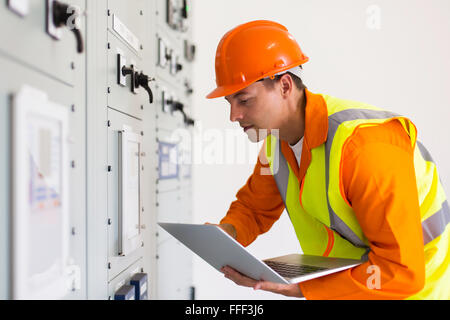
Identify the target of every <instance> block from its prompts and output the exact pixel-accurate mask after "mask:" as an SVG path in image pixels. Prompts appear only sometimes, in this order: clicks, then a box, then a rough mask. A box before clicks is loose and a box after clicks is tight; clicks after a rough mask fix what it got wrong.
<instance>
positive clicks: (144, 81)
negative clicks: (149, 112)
mask: <svg viewBox="0 0 450 320" xmlns="http://www.w3.org/2000/svg"><path fill="white" fill-rule="evenodd" d="M154 80H155V78H150V77H149V76H148V75H146V74H144V73H143V72H142V71H141V72H135V74H134V87H135V88H139V87H142V88H144V89H145V91H147V93H148V96H149V100H150V103H153V92H152V89H150V86H149V85H148V83H149V82H150V81H154Z"/></svg>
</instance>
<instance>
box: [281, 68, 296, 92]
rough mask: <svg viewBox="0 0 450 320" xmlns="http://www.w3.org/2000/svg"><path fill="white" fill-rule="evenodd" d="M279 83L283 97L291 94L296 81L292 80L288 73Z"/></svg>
mask: <svg viewBox="0 0 450 320" xmlns="http://www.w3.org/2000/svg"><path fill="white" fill-rule="evenodd" d="M279 83H280V90H281V95H282V96H283V97H288V96H289V95H290V94H291V92H292V89H293V85H294V81H293V80H292V77H291V76H290V75H289V74H287V73H286V74H284V75H283V76H282V77H281V78H280V81H279Z"/></svg>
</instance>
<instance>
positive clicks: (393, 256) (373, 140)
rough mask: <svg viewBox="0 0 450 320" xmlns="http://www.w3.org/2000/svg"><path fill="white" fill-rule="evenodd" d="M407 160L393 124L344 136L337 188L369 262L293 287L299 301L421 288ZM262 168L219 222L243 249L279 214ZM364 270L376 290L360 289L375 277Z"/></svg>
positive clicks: (405, 293) (419, 240) (401, 294)
mask: <svg viewBox="0 0 450 320" xmlns="http://www.w3.org/2000/svg"><path fill="white" fill-rule="evenodd" d="M308 97H312V96H311V94H309V93H308ZM311 100H312V99H311ZM306 120H307V121H308V116H307V118H306ZM305 134H307V132H306V133H305ZM282 150H283V153H284V154H285V156H286V158H287V159H288V160H289V159H292V158H293V157H294V155H293V153H292V150H291V149H290V148H282ZM262 152H263V151H262ZM286 152H291V154H288V155H286ZM304 154H306V152H305V151H304V153H302V160H301V161H303V155H304ZM413 159H414V157H413V149H412V147H411V143H410V139H409V137H408V135H407V133H406V132H405V130H404V129H403V128H402V126H401V124H400V123H399V122H398V121H395V120H394V121H390V122H388V123H385V124H383V125H377V126H371V127H363V128H360V129H358V130H357V132H355V133H354V135H353V136H352V137H351V138H350V140H349V141H348V142H347V144H346V146H345V149H344V151H343V167H342V182H343V183H342V188H343V194H344V195H345V197H346V199H347V200H348V202H349V204H350V205H351V206H352V208H353V210H354V212H355V214H356V217H357V219H358V221H359V224H360V226H361V228H362V230H363V232H364V234H365V236H366V237H367V239H368V240H369V245H370V249H371V251H370V253H369V257H368V258H369V259H368V261H367V262H365V263H363V264H361V265H359V266H357V267H354V268H351V269H348V270H346V271H342V272H338V273H335V274H332V275H328V276H324V277H321V278H317V279H313V280H309V281H306V282H302V283H300V284H299V285H300V288H301V290H302V292H303V294H304V296H305V297H306V298H307V299H404V298H406V297H409V296H411V295H413V294H414V293H417V292H418V291H420V290H421V289H422V288H423V286H424V283H425V259H424V244H423V235H422V226H421V218H420V210H419V200H418V192H417V187H416V178H415V171H414V162H413ZM289 163H290V165H291V166H292V165H295V164H294V163H295V162H294V163H293V162H292V161H289ZM263 166H264V165H263V164H262V163H261V162H260V161H259V160H258V162H257V164H256V166H255V169H254V172H253V174H252V175H251V176H250V178H249V179H248V181H247V183H246V185H245V186H244V187H243V188H241V189H240V190H239V191H238V193H237V195H236V198H237V199H236V201H234V202H233V203H232V204H231V206H230V209H229V211H228V213H227V215H226V217H225V218H224V219H222V221H221V223H230V224H232V225H233V226H234V227H235V228H236V231H237V241H238V242H240V243H241V244H242V245H244V246H247V245H249V244H250V243H251V242H253V241H254V240H255V239H256V237H257V236H258V235H259V234H262V233H265V232H267V231H268V230H269V229H270V228H271V226H272V225H273V223H275V222H276V221H277V220H278V219H279V217H280V215H281V213H282V212H283V210H284V208H285V206H284V203H283V201H282V198H281V196H280V194H279V191H278V188H277V186H276V183H275V180H274V178H273V176H271V175H260V174H259V173H260V172H261V171H260V169H261V167H263ZM295 169H296V170H298V167H297V168H295ZM371 266H376V267H378V269H377V270H379V275H380V283H379V285H380V286H379V288H373V285H372V286H371V285H369V283H368V282H370V281H371V280H370V279H373V278H370V277H371V276H373V275H374V274H375V272H376V269H374V268H373V267H371ZM372 284H373V283H372ZM370 288H372V289H370Z"/></svg>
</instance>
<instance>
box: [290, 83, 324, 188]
mask: <svg viewBox="0 0 450 320" xmlns="http://www.w3.org/2000/svg"><path fill="white" fill-rule="evenodd" d="M305 94H306V109H305V135H304V139H303V149H302V157H301V160H300V168H299V167H298V164H297V161H296V158H295V155H294V152H293V150H292V149H291V148H290V147H289V143H288V142H287V141H281V152H282V153H283V154H284V156H285V158H286V161H287V162H288V163H289V165H290V167H291V168H292V170H293V171H294V173H295V175H296V176H297V178H298V180H299V181H302V180H303V177H304V176H305V174H306V170H307V169H308V167H309V164H310V163H311V149H313V148H316V147H318V146H320V145H321V144H323V143H325V141H327V134H328V111H327V104H326V102H325V100H324V99H323V97H322V95H320V94H315V93H312V92H310V91H309V90H308V89H305Z"/></svg>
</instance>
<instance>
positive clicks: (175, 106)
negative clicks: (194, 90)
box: [167, 100, 195, 126]
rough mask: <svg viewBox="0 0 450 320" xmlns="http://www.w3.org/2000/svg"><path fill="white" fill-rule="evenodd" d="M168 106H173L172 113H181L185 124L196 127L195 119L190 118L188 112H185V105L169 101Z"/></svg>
mask: <svg viewBox="0 0 450 320" xmlns="http://www.w3.org/2000/svg"><path fill="white" fill-rule="evenodd" d="M167 103H168V104H170V105H171V106H172V112H173V111H180V112H181V113H182V114H183V118H184V123H185V124H186V125H188V126H193V125H195V121H194V119H192V118H190V117H189V116H188V115H187V114H186V112H185V111H184V104H182V103H181V102H178V101H173V100H169V101H167Z"/></svg>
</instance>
